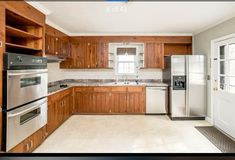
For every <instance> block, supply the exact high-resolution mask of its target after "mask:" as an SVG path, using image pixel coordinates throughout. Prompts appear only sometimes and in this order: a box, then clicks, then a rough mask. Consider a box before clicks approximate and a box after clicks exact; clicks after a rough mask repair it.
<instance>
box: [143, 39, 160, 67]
mask: <svg viewBox="0 0 235 160" xmlns="http://www.w3.org/2000/svg"><path fill="white" fill-rule="evenodd" d="M163 50H164V49H163V43H156V42H146V43H145V53H144V54H145V58H144V68H160V69H162V68H163V60H164V52H163Z"/></svg>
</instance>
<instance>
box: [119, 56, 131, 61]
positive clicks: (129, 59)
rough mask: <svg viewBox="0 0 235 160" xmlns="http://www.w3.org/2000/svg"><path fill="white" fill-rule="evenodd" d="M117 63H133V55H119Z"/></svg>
mask: <svg viewBox="0 0 235 160" xmlns="http://www.w3.org/2000/svg"><path fill="white" fill-rule="evenodd" d="M118 61H135V56H134V55H119V56H118Z"/></svg>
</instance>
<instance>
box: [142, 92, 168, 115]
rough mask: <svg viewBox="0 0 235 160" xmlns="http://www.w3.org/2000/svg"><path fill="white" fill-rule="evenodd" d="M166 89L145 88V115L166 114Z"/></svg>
mask: <svg viewBox="0 0 235 160" xmlns="http://www.w3.org/2000/svg"><path fill="white" fill-rule="evenodd" d="M166 91H167V87H146V114H166V113H167V109H166V101H167V99H166V95H167V92H166Z"/></svg>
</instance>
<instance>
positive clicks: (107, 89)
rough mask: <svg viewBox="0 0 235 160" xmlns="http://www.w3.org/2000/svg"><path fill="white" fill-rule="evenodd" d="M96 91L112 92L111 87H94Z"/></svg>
mask: <svg viewBox="0 0 235 160" xmlns="http://www.w3.org/2000/svg"><path fill="white" fill-rule="evenodd" d="M94 92H110V87H94Z"/></svg>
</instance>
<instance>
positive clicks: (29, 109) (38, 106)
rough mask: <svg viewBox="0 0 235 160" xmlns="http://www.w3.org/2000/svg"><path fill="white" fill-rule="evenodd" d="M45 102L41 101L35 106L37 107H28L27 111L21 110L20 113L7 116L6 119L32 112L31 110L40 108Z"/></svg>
mask: <svg viewBox="0 0 235 160" xmlns="http://www.w3.org/2000/svg"><path fill="white" fill-rule="evenodd" d="M46 102H47V100H45V101H43V102H42V103H40V104H37V105H35V106H33V107H30V108H28V109H26V110H23V111H21V112H18V113H13V114H8V115H7V117H8V118H11V117H15V116H18V115H21V114H23V113H26V112H29V111H32V110H34V109H37V108H40V106H41V105H42V104H44V103H46Z"/></svg>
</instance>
